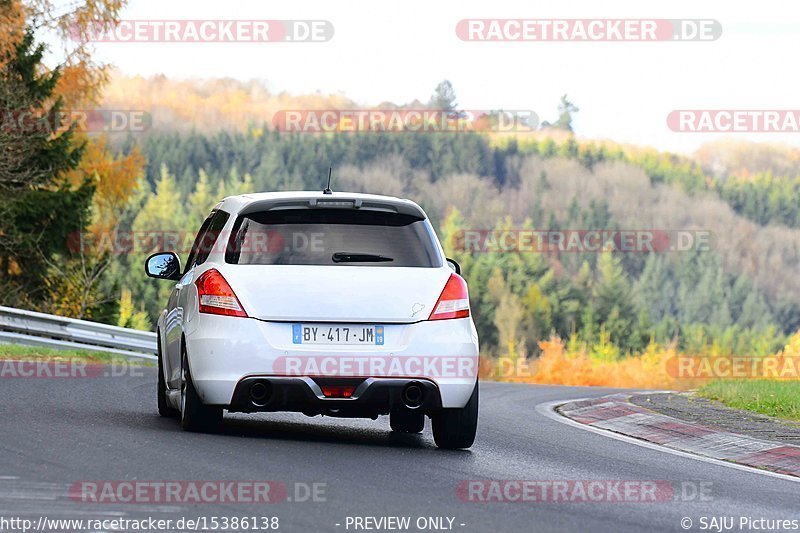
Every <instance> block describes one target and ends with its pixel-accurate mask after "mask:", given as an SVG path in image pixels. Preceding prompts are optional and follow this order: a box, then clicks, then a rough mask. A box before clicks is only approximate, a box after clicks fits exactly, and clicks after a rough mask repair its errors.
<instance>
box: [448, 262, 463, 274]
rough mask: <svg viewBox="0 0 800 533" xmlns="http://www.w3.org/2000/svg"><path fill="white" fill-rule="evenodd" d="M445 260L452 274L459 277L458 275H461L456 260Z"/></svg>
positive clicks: (459, 266)
mask: <svg viewBox="0 0 800 533" xmlns="http://www.w3.org/2000/svg"><path fill="white" fill-rule="evenodd" d="M446 260H447V266H449V267H450V269H451V270H452V271H453V272H455V273H456V274H458V275H459V276H460V275H461V265H459V264H458V263H457V262H456V260H455V259H450V258H449V257H448V258H446Z"/></svg>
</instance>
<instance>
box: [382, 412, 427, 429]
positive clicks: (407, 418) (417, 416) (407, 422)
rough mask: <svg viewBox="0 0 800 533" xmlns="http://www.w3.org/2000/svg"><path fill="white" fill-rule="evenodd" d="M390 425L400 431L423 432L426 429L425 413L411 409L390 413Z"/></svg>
mask: <svg viewBox="0 0 800 533" xmlns="http://www.w3.org/2000/svg"><path fill="white" fill-rule="evenodd" d="M389 425H390V426H391V427H392V431H397V432H398V433H421V432H422V430H423V429H425V415H424V414H423V413H418V412H416V411H411V410H410V409H398V410H396V411H392V412H391V413H389Z"/></svg>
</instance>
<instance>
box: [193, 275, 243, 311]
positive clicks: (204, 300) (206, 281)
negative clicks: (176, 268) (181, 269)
mask: <svg viewBox="0 0 800 533" xmlns="http://www.w3.org/2000/svg"><path fill="white" fill-rule="evenodd" d="M194 284H195V285H197V295H198V297H199V298H200V312H201V313H210V314H212V315H225V316H240V317H245V318H246V317H247V313H245V312H244V308H243V307H242V304H241V302H239V298H237V297H236V294H234V292H233V289H231V286H230V285H228V282H227V281H225V278H223V277H222V274H220V273H219V270H217V269H215V268H212V269H210V270H206V271H205V272H203V273H202V274H201V275H200V277H199V278H197V281H195V282H194Z"/></svg>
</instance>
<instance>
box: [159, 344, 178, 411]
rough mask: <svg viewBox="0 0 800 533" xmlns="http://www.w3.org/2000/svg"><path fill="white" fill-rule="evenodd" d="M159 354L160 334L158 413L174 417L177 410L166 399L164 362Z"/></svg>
mask: <svg viewBox="0 0 800 533" xmlns="http://www.w3.org/2000/svg"><path fill="white" fill-rule="evenodd" d="M162 357H163V356H162V355H161V336H160V335H159V337H158V385H157V387H158V388H157V390H156V393H157V394H158V414H159V415H161V416H163V417H174V416H177V415H178V410H177V409H174V408H173V407H172V406H171V405H170V404H169V402H168V401H167V382H166V380H165V379H164V363H163V362H162V360H161V359H162Z"/></svg>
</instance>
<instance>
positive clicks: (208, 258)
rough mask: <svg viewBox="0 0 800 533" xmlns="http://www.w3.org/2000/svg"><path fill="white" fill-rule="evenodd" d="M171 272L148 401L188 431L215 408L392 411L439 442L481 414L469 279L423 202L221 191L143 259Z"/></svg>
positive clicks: (465, 431) (472, 427)
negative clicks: (168, 244) (190, 232)
mask: <svg viewBox="0 0 800 533" xmlns="http://www.w3.org/2000/svg"><path fill="white" fill-rule="evenodd" d="M145 268H146V272H147V275H148V276H151V277H154V278H161V279H167V280H172V281H174V282H176V284H175V288H174V290H173V291H172V293H171V294H170V297H169V302H168V303H167V306H166V309H165V310H164V311H163V313H162V314H161V316H160V318H159V320H158V350H159V358H158V361H159V376H158V378H159V381H158V409H159V412H160V413H161V414H162V415H163V416H173V415H176V414H179V415H180V420H181V425H182V426H183V428H184V429H187V430H199V431H205V430H212V429H214V428H216V427H219V426H220V425H221V423H222V417H223V410H227V411H228V412H244V413H251V412H275V411H294V412H301V413H305V414H306V415H309V416H315V415H324V416H325V415H327V416H338V417H367V418H373V419H377V418H378V416H380V415H386V414H388V415H389V419H390V425H391V428H392V429H393V430H395V431H400V432H409V433H418V432H421V431H422V430H423V428H424V424H425V416H426V415H427V416H428V417H429V418H430V419H431V422H432V429H433V437H434V440H435V442H436V444H437V446H439V447H442V448H468V447H470V446H471V445H472V443H473V441H474V439H475V432H476V427H477V419H478V379H477V375H478V335H477V332H476V330H475V325H474V323H473V322H472V318H471V316H470V307H469V297H468V294H467V285H466V282H465V281H464V279H463V278H462V277H461V276H460V275H459V274H460V267H459V266H458V264H457V263H455V262H454V261H452V260H449V259H447V258H446V257H445V255H444V252H443V250H442V247H441V245H440V243H439V241H438V239H437V238H436V235H435V233H434V231H433V228H432V226H431V224H430V222H429V221H428V218H427V216H426V215H425V212H424V211H423V210H422V208H420V207H419V206H418V205H417V204H416V203H414V202H412V201H410V200H404V199H398V198H392V197H387V196H377V195H369V194H355V193H331V192H330V190H326V191H323V192H285V193H256V194H245V195H240V196H231V197H228V198H225V199H223V200H222V201H221V202H220V203H218V204H217V205H216V206H215V207H214V209H213V210H212V212H211V214H210V215H209V216H208V218H207V219H206V220H205V222H203V225H202V226H201V227H200V231H199V232H198V234H197V237H196V239H195V241H194V245H193V247H192V250H191V252H190V254H189V258H188V260H187V263H186V267H185V268H184V269H181V266H180V260H179V259H178V256H177V255H175V254H174V253H172V252H167V253H158V254H154V255H152V256H150V257H149V258H148V259H147V261H146V265H145Z"/></svg>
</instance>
